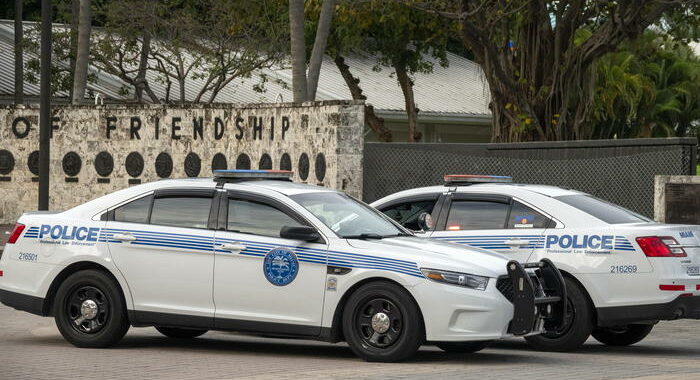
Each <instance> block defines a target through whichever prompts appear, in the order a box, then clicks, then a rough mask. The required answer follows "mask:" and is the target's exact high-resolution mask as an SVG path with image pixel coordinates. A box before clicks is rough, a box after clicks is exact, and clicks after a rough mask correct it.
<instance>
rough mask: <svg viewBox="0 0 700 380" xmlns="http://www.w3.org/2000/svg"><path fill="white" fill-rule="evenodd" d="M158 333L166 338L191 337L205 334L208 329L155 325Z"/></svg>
mask: <svg viewBox="0 0 700 380" xmlns="http://www.w3.org/2000/svg"><path fill="white" fill-rule="evenodd" d="M156 330H158V332H159V333H161V334H163V335H165V336H167V337H168V338H177V339H191V338H196V337H198V336H200V335H204V334H206V332H207V331H208V330H195V329H181V328H177V327H163V326H156Z"/></svg>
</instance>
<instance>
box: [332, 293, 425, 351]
mask: <svg viewBox="0 0 700 380" xmlns="http://www.w3.org/2000/svg"><path fill="white" fill-rule="evenodd" d="M373 322H374V323H373ZM342 323H343V334H344V335H345V340H346V341H347V342H348V344H349V345H350V349H351V350H352V351H353V352H354V353H355V355H357V356H359V357H360V358H362V359H364V360H366V361H370V362H397V361H402V360H405V359H408V358H409V357H411V356H412V355H413V354H415V353H416V351H418V348H419V347H420V345H421V344H422V343H423V340H424V337H425V329H424V327H423V320H422V319H421V313H420V310H419V309H418V305H416V302H415V301H414V300H413V298H412V297H411V296H410V295H409V294H408V292H407V291H406V290H405V289H404V288H402V287H401V286H399V285H396V284H394V283H391V282H386V281H377V282H371V283H368V284H365V285H363V286H361V287H360V288H359V289H357V290H356V291H355V292H354V293H353V294H352V295H351V296H350V298H348V301H347V302H346V303H345V307H344V309H343V319H342Z"/></svg>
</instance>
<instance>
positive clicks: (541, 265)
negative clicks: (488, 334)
mask: <svg viewBox="0 0 700 380" xmlns="http://www.w3.org/2000/svg"><path fill="white" fill-rule="evenodd" d="M527 269H534V274H535V278H534V279H533V278H532V277H531V274H530V273H529V272H528V271H527ZM507 270H508V277H509V278H510V281H511V283H512V286H513V299H512V302H513V309H514V310H513V320H512V321H511V323H510V326H509V327H508V332H509V333H511V334H513V335H526V334H529V333H531V332H532V331H538V330H541V329H542V328H546V330H557V329H559V328H561V327H562V326H563V324H564V317H565V316H566V308H567V302H566V285H565V284H564V277H563V276H562V275H561V272H559V269H557V267H556V266H555V265H554V263H552V261H550V260H549V259H542V260H540V261H538V262H533V263H524V264H520V263H519V262H517V261H515V260H511V261H509V262H508V265H507ZM535 282H538V283H535Z"/></svg>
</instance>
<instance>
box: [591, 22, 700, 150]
mask: <svg viewBox="0 0 700 380" xmlns="http://www.w3.org/2000/svg"><path fill="white" fill-rule="evenodd" d="M591 123H592V124H593V129H594V137H596V138H613V137H617V138H628V137H668V136H686V135H689V134H692V133H693V130H694V129H695V128H697V125H698V123H700V59H699V58H698V57H697V56H696V55H695V54H694V53H693V52H692V50H691V49H690V48H688V46H687V45H685V43H683V42H676V41H674V40H673V39H672V38H671V37H670V36H668V35H666V34H660V33H654V32H647V33H645V34H644V35H643V36H642V37H641V38H639V39H638V40H636V41H632V42H628V43H626V44H624V45H622V46H621V48H620V49H619V50H618V51H617V52H615V53H610V54H608V55H606V56H604V57H603V58H602V59H601V60H600V61H599V62H598V68H597V88H596V91H595V101H594V104H593V112H592V118H591Z"/></svg>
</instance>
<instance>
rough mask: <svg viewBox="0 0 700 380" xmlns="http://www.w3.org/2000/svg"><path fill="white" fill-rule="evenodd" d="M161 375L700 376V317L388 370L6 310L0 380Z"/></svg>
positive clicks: (233, 340)
mask: <svg viewBox="0 0 700 380" xmlns="http://www.w3.org/2000/svg"><path fill="white" fill-rule="evenodd" d="M162 378H167V379H231V378H266V379H267V378H270V379H291V378H293V379H298V378H343V379H346V378H381V379H393V378H420V379H423V378H436V379H441V378H470V379H478V380H481V379H510V378H519V379H523V380H524V379H538V380H539V379H543V380H553V379H556V380H559V379H644V380H661V379H683V380H686V379H700V321H687V320H685V321H674V322H662V323H660V324H659V325H657V326H656V328H655V329H654V331H653V332H652V333H651V335H650V336H649V337H648V338H647V339H646V340H644V341H642V342H641V343H639V344H637V345H635V346H632V347H624V348H615V347H606V346H603V345H601V344H598V343H597V342H596V341H594V340H592V339H591V340H589V341H588V343H587V344H586V345H585V346H584V347H583V348H582V349H581V350H579V351H578V352H575V353H542V352H535V351H530V350H528V348H527V346H526V345H525V343H524V341H522V340H520V339H510V340H506V341H501V342H497V343H495V344H494V345H493V346H492V347H489V348H487V349H485V350H483V351H481V352H479V353H476V354H470V355H456V354H446V353H444V352H442V351H440V350H438V349H437V348H435V347H429V346H425V347H423V348H422V349H421V351H420V352H419V353H418V354H417V355H416V356H415V357H414V358H413V360H411V361H410V362H405V363H398V364H385V363H366V362H364V361H362V360H360V359H357V358H356V357H355V356H354V355H353V354H352V352H350V349H349V348H348V347H347V346H346V345H344V344H327V343H320V342H313V341H304V340H281V339H265V338H257V337H248V336H242V335H236V334H230V333H220V332H210V333H208V334H206V335H204V336H202V337H200V338H197V339H193V340H188V341H180V340H173V339H168V338H165V337H163V336H161V335H160V334H159V333H158V332H157V331H156V330H155V329H153V328H132V329H131V330H130V331H129V334H128V335H127V336H126V337H125V338H124V340H123V341H122V342H121V343H120V344H119V345H118V346H116V347H114V348H111V349H79V348H75V347H73V346H71V345H70V344H68V343H67V342H65V341H64V340H63V338H62V337H61V336H60V334H59V333H58V330H57V329H56V327H55V325H54V323H53V319H51V318H41V317H37V316H33V315H31V314H27V313H24V312H19V311H16V310H13V309H10V308H7V307H5V306H0V379H13V380H14V379H91V380H102V379H162Z"/></svg>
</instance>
